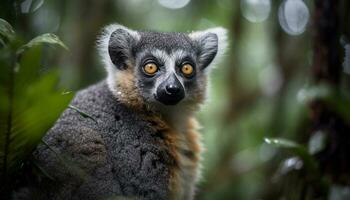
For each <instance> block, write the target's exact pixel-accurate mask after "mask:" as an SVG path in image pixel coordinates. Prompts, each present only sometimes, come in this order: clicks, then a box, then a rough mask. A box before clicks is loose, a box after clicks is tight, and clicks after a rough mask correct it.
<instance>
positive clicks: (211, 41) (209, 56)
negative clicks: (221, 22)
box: [189, 27, 227, 69]
mask: <svg viewBox="0 0 350 200" xmlns="http://www.w3.org/2000/svg"><path fill="white" fill-rule="evenodd" d="M189 37H190V38H191V39H192V40H193V41H194V42H195V45H196V48H197V55H198V60H199V64H200V66H201V68H202V69H204V68H206V67H208V66H209V65H210V64H215V63H216V62H217V61H218V60H219V58H220V57H221V56H222V55H223V54H224V53H225V51H226V47H227V31H226V29H224V28H221V27H218V28H212V29H207V30H205V31H197V32H193V33H190V34H189Z"/></svg>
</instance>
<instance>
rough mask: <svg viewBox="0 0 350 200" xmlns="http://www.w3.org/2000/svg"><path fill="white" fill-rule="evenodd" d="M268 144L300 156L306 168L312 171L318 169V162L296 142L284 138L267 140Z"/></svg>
mask: <svg viewBox="0 0 350 200" xmlns="http://www.w3.org/2000/svg"><path fill="white" fill-rule="evenodd" d="M264 140H265V142H266V143H267V144H270V145H273V146H275V147H277V148H284V149H287V150H289V151H290V152H291V153H292V154H294V155H296V156H299V157H300V158H301V159H302V160H303V161H304V163H305V166H306V167H307V168H308V169H310V170H316V169H317V162H316V161H315V159H314V158H313V157H312V155H310V154H309V153H308V151H307V150H306V148H305V147H304V146H302V145H300V144H298V143H296V142H293V141H291V140H287V139H282V138H265V139H264Z"/></svg>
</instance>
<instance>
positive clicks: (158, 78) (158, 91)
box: [99, 25, 226, 107]
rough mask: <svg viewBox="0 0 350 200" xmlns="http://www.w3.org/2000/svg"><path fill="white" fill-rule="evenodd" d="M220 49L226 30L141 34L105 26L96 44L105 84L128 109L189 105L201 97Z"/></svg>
mask: <svg viewBox="0 0 350 200" xmlns="http://www.w3.org/2000/svg"><path fill="white" fill-rule="evenodd" d="M225 47H226V30H225V29H223V28H213V29H208V30H205V31H199V32H192V33H189V34H186V33H170V32H144V31H134V30H130V29H128V28H126V27H124V26H121V25H110V26H108V27H106V28H105V29H104V31H103V34H102V36H101V38H100V40H99V50H100V55H101V56H102V58H103V61H104V64H105V66H106V69H107V72H108V79H107V80H108V85H109V87H110V89H111V91H112V92H113V93H114V95H116V96H117V97H118V98H119V99H120V100H121V101H123V102H124V103H127V104H129V105H131V106H140V105H146V106H149V107H164V106H165V107H167V106H173V107H174V105H189V106H194V105H197V104H198V103H201V102H202V101H203V99H204V97H205V91H206V82H207V80H206V79H207V75H208V73H207V72H208V68H209V65H212V64H213V63H214V62H215V61H216V60H217V57H218V55H221V54H222V53H223V51H224V49H225Z"/></svg>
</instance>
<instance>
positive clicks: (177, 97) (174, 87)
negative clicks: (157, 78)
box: [156, 74, 185, 105]
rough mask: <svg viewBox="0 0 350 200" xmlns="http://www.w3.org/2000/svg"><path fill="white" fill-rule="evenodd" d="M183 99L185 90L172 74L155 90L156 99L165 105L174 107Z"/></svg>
mask: <svg viewBox="0 0 350 200" xmlns="http://www.w3.org/2000/svg"><path fill="white" fill-rule="evenodd" d="M184 97H185V89H184V88H183V86H182V85H181V83H180V81H179V79H177V77H176V76H175V75H174V74H172V75H170V76H169V78H167V79H166V80H165V81H163V82H162V83H161V84H160V85H159V86H158V88H157V94H156V99H157V100H158V101H160V102H161V103H163V104H165V105H175V104H177V103H179V102H180V101H181V100H182V99H183V98H184Z"/></svg>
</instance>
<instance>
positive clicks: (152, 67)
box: [143, 63, 158, 75]
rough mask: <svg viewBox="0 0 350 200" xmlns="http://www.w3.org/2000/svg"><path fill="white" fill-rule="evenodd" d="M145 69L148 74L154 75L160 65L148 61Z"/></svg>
mask: <svg viewBox="0 0 350 200" xmlns="http://www.w3.org/2000/svg"><path fill="white" fill-rule="evenodd" d="M143 70H144V71H145V72H146V74H148V75H153V74H154V73H156V72H157V70H158V67H157V65H156V64H154V63H148V64H146V65H145V66H144V67H143Z"/></svg>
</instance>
